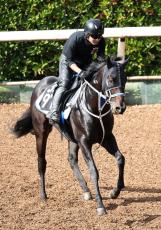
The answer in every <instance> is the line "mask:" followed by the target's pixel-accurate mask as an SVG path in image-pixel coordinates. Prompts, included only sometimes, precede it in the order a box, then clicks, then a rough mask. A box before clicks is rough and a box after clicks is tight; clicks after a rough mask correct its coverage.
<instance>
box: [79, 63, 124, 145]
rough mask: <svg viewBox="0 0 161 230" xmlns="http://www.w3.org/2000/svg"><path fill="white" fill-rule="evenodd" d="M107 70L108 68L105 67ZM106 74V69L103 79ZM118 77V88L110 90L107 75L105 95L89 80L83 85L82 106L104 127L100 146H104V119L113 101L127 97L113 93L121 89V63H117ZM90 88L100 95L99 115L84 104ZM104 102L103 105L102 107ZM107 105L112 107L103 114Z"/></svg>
mask: <svg viewBox="0 0 161 230" xmlns="http://www.w3.org/2000/svg"><path fill="white" fill-rule="evenodd" d="M105 68H107V67H105ZM108 72H109V70H108ZM105 74H107V69H104V73H103V78H104V77H105ZM117 76H118V78H119V85H118V86H116V87H112V88H109V87H108V81H107V79H108V77H109V74H108V75H107V77H106V81H105V83H106V86H107V88H108V89H107V90H105V92H104V93H102V91H98V90H97V89H96V88H95V87H94V86H93V85H91V84H90V83H89V82H88V81H87V80H84V83H83V85H82V88H83V86H84V90H83V91H82V97H83V99H84V100H81V106H82V108H83V109H84V110H85V111H86V112H87V113H88V114H90V115H91V116H92V117H95V118H98V119H99V121H100V124H101V127H102V132H103V135H102V140H101V142H100V145H101V144H102V142H103V140H104V137H105V128H104V124H103V120H102V118H103V117H105V116H106V115H108V114H109V113H110V112H111V107H112V106H111V103H112V99H113V98H115V97H119V96H125V93H122V92H118V93H113V91H114V92H115V91H116V90H117V89H120V87H121V71H120V63H117ZM87 87H89V88H90V89H92V90H93V91H94V92H95V93H97V94H98V112H99V114H98V115H97V114H95V113H92V112H91V111H89V109H88V108H87V106H86V103H83V101H84V102H85V101H86V96H85V92H86V88H87ZM102 100H103V101H104V103H103V105H102ZM106 105H110V107H109V110H107V111H106V112H104V113H102V111H103V109H104V107H105V106H106Z"/></svg>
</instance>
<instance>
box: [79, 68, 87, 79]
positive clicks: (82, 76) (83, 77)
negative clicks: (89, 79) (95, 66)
mask: <svg viewBox="0 0 161 230" xmlns="http://www.w3.org/2000/svg"><path fill="white" fill-rule="evenodd" d="M78 77H79V78H80V79H81V80H84V79H85V78H86V72H85V71H84V70H81V71H80V72H79V73H78Z"/></svg>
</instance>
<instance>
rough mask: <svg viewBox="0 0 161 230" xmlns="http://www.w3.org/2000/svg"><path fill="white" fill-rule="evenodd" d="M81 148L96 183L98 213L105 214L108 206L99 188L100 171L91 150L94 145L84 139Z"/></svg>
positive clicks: (92, 178)
mask: <svg viewBox="0 0 161 230" xmlns="http://www.w3.org/2000/svg"><path fill="white" fill-rule="evenodd" d="M80 148H81V150H82V153H83V156H84V159H85V162H86V163H87V166H88V168H89V172H90V177H91V180H92V182H93V184H94V188H95V191H96V201H97V204H98V207H97V213H98V215H103V214H105V213H106V208H105V206H104V204H103V201H102V196H101V193H100V189H99V184H98V180H99V173H98V170H97V168H96V165H95V162H94V159H93V156H92V152H91V149H92V145H91V144H87V142H86V141H84V140H82V141H81V143H80Z"/></svg>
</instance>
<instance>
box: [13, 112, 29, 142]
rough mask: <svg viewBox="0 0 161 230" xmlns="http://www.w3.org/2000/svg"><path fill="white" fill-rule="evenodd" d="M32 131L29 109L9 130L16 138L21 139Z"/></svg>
mask: <svg viewBox="0 0 161 230" xmlns="http://www.w3.org/2000/svg"><path fill="white" fill-rule="evenodd" d="M32 130H33V125H32V117H31V109H30V108H29V109H27V110H26V111H25V112H24V113H23V114H22V116H21V117H20V119H19V120H17V121H16V123H15V124H14V126H13V127H12V128H11V132H12V133H13V134H14V135H15V136H16V137H17V138H19V137H22V136H24V135H26V134H28V133H30V132H31V131H32Z"/></svg>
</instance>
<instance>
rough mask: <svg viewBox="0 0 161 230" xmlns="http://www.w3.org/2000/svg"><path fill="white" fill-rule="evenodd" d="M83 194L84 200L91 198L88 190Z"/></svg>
mask: <svg viewBox="0 0 161 230" xmlns="http://www.w3.org/2000/svg"><path fill="white" fill-rule="evenodd" d="M83 196H84V200H91V199H92V196H91V193H90V192H85V193H84V194H83Z"/></svg>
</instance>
